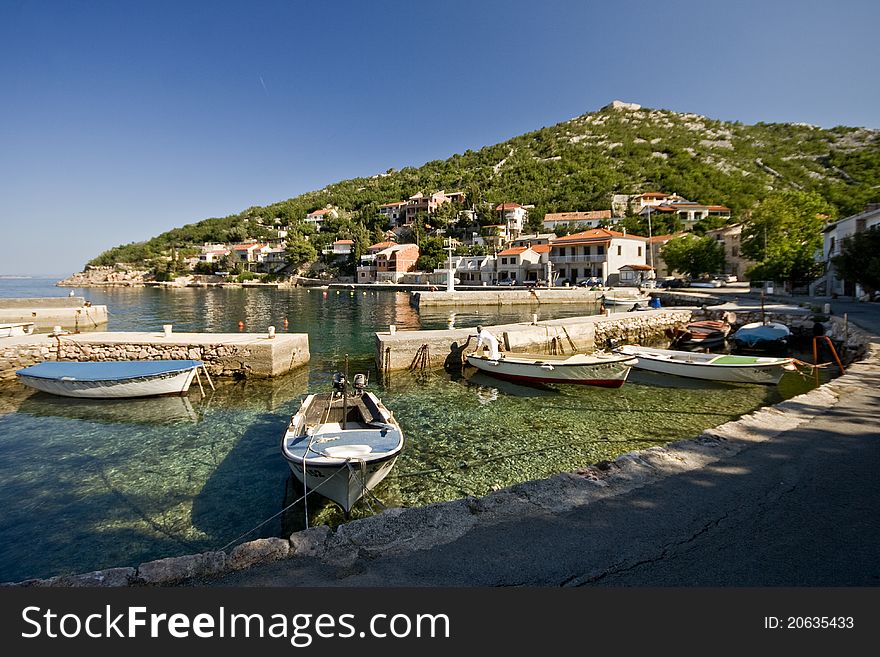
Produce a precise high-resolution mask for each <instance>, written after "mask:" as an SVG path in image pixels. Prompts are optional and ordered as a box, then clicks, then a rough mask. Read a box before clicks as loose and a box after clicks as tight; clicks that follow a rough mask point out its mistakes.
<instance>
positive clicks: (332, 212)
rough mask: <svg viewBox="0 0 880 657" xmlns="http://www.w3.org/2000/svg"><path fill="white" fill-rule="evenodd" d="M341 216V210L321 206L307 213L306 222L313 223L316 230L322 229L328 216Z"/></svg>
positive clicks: (334, 217)
mask: <svg viewBox="0 0 880 657" xmlns="http://www.w3.org/2000/svg"><path fill="white" fill-rule="evenodd" d="M337 217H339V211H338V210H337V209H336V208H334V207H326V208H319V209H318V210H313V211H312V212H309V213H308V214H307V215H306V218H305V222H306V223H309V224H312V225H313V226H314V227H315V230H321V226H322V225H323V224H324V221H325V220H326V219H328V218H333V219H336V218H337Z"/></svg>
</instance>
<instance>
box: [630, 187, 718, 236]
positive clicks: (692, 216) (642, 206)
mask: <svg viewBox="0 0 880 657" xmlns="http://www.w3.org/2000/svg"><path fill="white" fill-rule="evenodd" d="M633 202H634V207H635V208H637V210H636V213H637V214H638V215H639V216H642V217H647V216H649V215H651V214H652V213H653V214H655V215H677V216H678V218H679V220H681V224H682V227H683V228H684V229H685V230H691V229H693V227H694V224H696V223H697V222H698V221H700V220H701V219H706V218H708V217H718V218H720V219H724V220H729V219H730V208H728V207H727V206H724V205H703V204H701V203H695V202H693V201H689V200H687V199H686V198H683V197H681V196H679V195H678V194H662V193H660V192H648V193H646V194H640V195H639V196H636V197H634V199H633Z"/></svg>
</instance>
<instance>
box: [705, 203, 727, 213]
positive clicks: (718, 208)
mask: <svg viewBox="0 0 880 657" xmlns="http://www.w3.org/2000/svg"><path fill="white" fill-rule="evenodd" d="M709 209H710V210H712V211H714V212H730V208H728V207H727V206H724V205H710V206H709Z"/></svg>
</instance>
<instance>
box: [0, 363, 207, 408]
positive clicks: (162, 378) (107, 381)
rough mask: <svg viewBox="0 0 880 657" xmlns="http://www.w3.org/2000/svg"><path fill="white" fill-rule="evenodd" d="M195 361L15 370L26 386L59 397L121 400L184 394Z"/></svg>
mask: <svg viewBox="0 0 880 657" xmlns="http://www.w3.org/2000/svg"><path fill="white" fill-rule="evenodd" d="M199 367H204V365H203V364H202V362H201V361H198V360H126V361H105V362H95V363H93V362H81V361H46V362H43V363H38V364H37V365H32V366H30V367H26V368H24V369H22V370H18V371H17V372H16V374H17V375H18V378H19V380H20V381H21V382H22V383H23V384H24V385H26V386H29V387H31V388H36V389H37V390H41V391H43V392H48V393H51V394H53V395H61V396H63V397H82V398H86V399H122V398H127V397H150V396H154V395H185V394H186V393H187V391H188V390H189V386H190V384H191V383H192V380H193V378H194V377H195V375H196V370H197V369H198V368H199Z"/></svg>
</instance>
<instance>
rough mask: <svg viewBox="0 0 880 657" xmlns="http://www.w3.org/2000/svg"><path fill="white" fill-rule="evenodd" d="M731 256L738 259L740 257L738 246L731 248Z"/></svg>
mask: <svg viewBox="0 0 880 657" xmlns="http://www.w3.org/2000/svg"><path fill="white" fill-rule="evenodd" d="M730 255H731V257H733V258H736V257H737V256H739V247H738V246H732V247H730Z"/></svg>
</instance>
